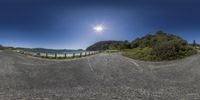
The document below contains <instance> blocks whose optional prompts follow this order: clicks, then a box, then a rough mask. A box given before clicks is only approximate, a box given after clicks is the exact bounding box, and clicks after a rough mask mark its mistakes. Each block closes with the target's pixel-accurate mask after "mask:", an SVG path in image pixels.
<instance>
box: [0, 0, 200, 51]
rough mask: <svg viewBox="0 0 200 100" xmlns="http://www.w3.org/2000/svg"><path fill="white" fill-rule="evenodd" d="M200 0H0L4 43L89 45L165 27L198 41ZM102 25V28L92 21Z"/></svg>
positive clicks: (131, 37)
mask: <svg viewBox="0 0 200 100" xmlns="http://www.w3.org/2000/svg"><path fill="white" fill-rule="evenodd" d="M199 5H200V0H0V44H2V45H5V46H14V47H28V48H52V49H85V48H87V47H88V46H90V45H91V44H93V43H95V42H97V41H103V40H128V41H130V42H131V41H133V40H134V39H135V38H137V37H142V36H144V35H145V34H149V33H155V32H156V31H159V30H162V31H164V32H167V33H171V34H176V35H179V36H181V37H182V38H183V39H185V40H187V41H188V42H190V43H191V42H192V41H193V40H196V42H197V43H200V28H199V27H200V13H199V11H200V6H199ZM98 25H102V26H103V28H104V29H103V31H102V32H96V31H94V27H96V26H98Z"/></svg>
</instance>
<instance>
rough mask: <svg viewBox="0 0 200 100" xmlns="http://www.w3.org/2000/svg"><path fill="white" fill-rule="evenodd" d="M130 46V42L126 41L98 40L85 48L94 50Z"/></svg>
mask: <svg viewBox="0 0 200 100" xmlns="http://www.w3.org/2000/svg"><path fill="white" fill-rule="evenodd" d="M127 48H130V43H129V42H128V41H112V40H109V41H100V42H97V43H95V44H93V45H91V46H89V47H88V48H87V49H86V50H88V51H95V50H108V49H117V50H120V49H127Z"/></svg>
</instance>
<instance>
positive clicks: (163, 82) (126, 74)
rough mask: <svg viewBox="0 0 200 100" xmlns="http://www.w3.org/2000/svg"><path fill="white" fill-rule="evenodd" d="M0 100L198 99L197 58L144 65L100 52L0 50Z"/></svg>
mask: <svg viewBox="0 0 200 100" xmlns="http://www.w3.org/2000/svg"><path fill="white" fill-rule="evenodd" d="M0 100H200V55H199V54H198V55H194V56H191V57H188V58H186V59H182V60H176V61H170V62H143V61H135V60H132V59H129V58H126V57H123V56H121V55H120V54H104V53H102V54H98V55H94V56H90V57H85V58H80V59H74V60H59V61H56V60H45V59H39V58H33V57H27V56H24V55H21V54H17V53H14V52H11V51H0Z"/></svg>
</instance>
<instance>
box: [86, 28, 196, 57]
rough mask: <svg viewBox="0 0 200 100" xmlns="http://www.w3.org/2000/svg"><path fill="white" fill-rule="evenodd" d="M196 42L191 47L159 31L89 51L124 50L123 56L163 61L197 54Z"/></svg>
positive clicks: (109, 43)
mask: <svg viewBox="0 0 200 100" xmlns="http://www.w3.org/2000/svg"><path fill="white" fill-rule="evenodd" d="M196 45H197V44H196V42H195V41H194V42H193V45H189V44H188V43H187V41H186V40H183V39H182V38H181V37H179V36H176V35H173V34H168V33H164V32H162V31H158V32H156V33H155V34H148V35H146V36H144V37H142V38H137V39H135V40H134V41H132V42H131V43H129V42H128V41H101V42H97V43H95V44H94V45H92V46H90V47H89V48H87V50H113V49H114V50H120V51H121V50H122V51H123V55H124V56H127V57H130V58H134V59H140V60H149V61H163V60H174V59H180V58H184V57H187V56H191V55H194V54H196V53H197V51H196V50H195V46H196Z"/></svg>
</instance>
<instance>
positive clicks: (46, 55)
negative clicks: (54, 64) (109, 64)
mask: <svg viewBox="0 0 200 100" xmlns="http://www.w3.org/2000/svg"><path fill="white" fill-rule="evenodd" d="M18 52H19V53H21V54H24V55H30V56H34V57H42V58H52V59H53V58H54V59H65V58H77V57H85V56H90V55H95V54H98V53H99V51H83V52H78V53H76V52H74V53H73V52H72V53H34V52H27V51H18Z"/></svg>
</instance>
